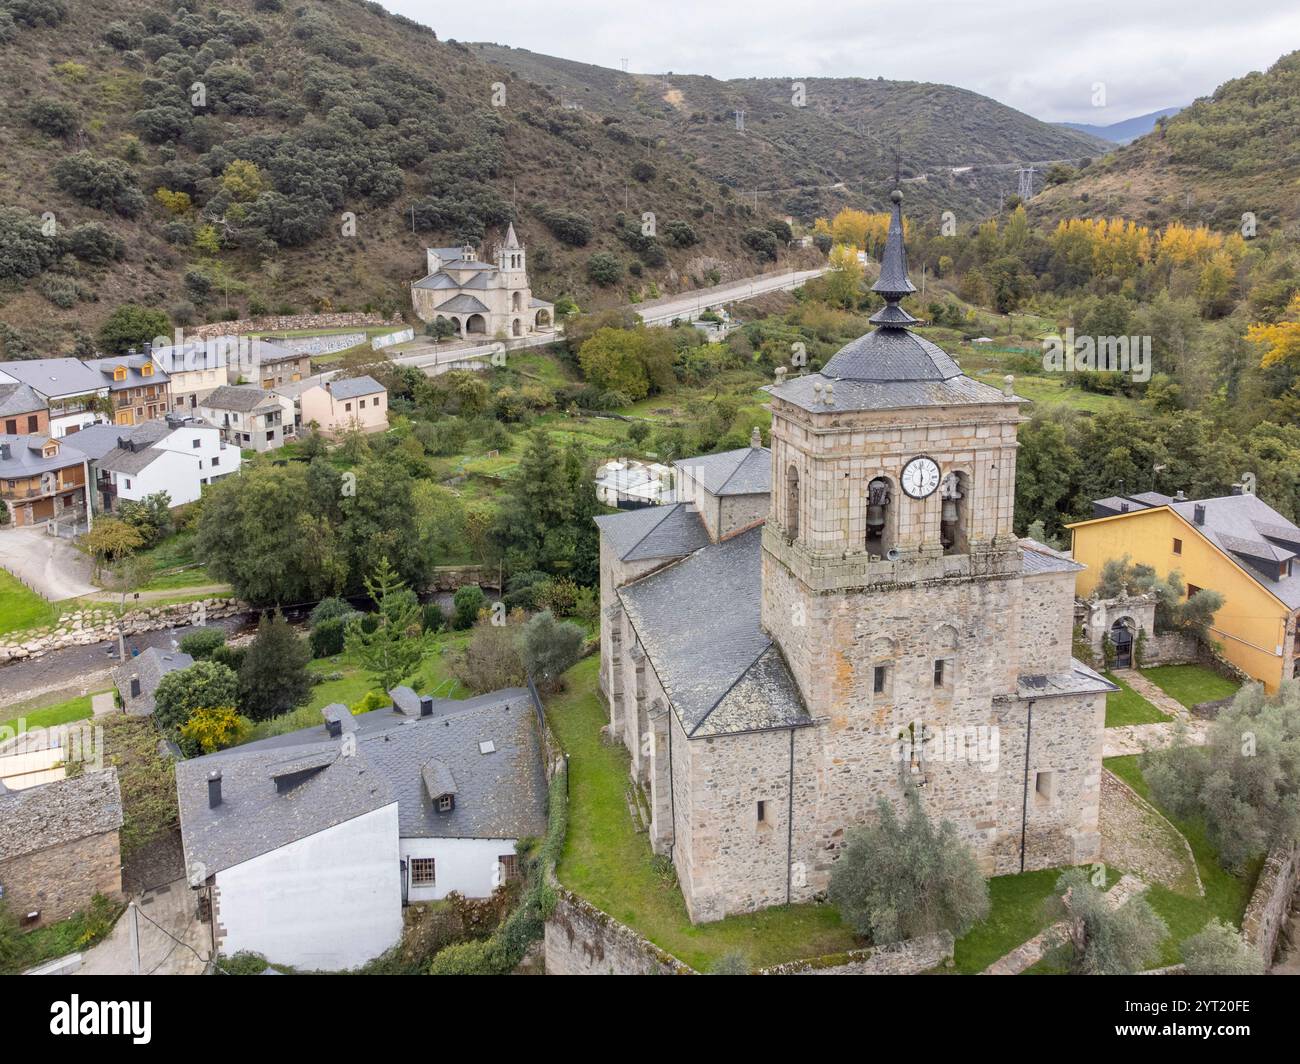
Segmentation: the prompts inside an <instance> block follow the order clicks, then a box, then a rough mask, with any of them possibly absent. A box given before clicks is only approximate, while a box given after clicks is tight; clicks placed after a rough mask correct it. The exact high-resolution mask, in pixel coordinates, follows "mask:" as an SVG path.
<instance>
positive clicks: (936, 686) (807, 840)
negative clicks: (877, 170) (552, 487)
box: [596, 193, 1116, 921]
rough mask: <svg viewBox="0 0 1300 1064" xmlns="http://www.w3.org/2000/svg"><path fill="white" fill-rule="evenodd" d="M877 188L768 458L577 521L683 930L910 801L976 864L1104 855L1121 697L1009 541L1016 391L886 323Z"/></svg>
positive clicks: (1011, 865)
mask: <svg viewBox="0 0 1300 1064" xmlns="http://www.w3.org/2000/svg"><path fill="white" fill-rule="evenodd" d="M900 202H901V195H899V194H897V193H895V195H894V209H893V217H892V219H891V224H890V230H889V236H888V240H887V245H886V250H885V254H884V258H883V261H882V268H881V274H880V279H879V280H878V281H877V283H876V285H875V290H876V291H877V292H879V293H881V294H882V295H883V297H884V299H885V306H884V307H883V308H882V309H881V310H880V311H878V312H877V313H876V314H875V315H874V316H873V317H872V323H873V324H874V325H876V326H877V328H876V329H875V330H874V331H873V332H870V333H868V334H866V335H865V336H863V337H861V338H859V339H858V340H855V341H853V342H852V343H850V344H848V345H846V346H845V347H844V348H843V349H841V351H840V352H839V353H837V354H836V355H835V356H834V357H833V358H832V359H831V360H830V361H829V362H827V364H826V365H825V367H824V368H823V369H822V370H821V372H819V373H811V374H807V375H805V376H801V377H796V378H794V379H788V380H787V379H786V378H785V376H784V374H780V373H778V379H777V383H776V384H775V385H773V386H771V387H770V388H769V389H768V391H769V393H770V394H771V397H772V404H771V405H772V435H771V448H770V450H766V449H763V448H761V447H758V446H754V447H752V448H750V449H749V450H751V451H752V452H753V453H752V454H750V455H748V456H745V457H744V458H741V459H739V460H737V458H736V456H735V454H734V452H733V454H732V455H731V456H729V457H726V458H725V460H724V461H722V462H718V463H717V464H718V465H720V466H722V468H723V469H724V470H725V469H727V468H731V470H732V471H731V472H730V473H728V474H727V475H726V476H725V477H722V476H719V475H717V474H716V471H714V470H713V469H712V468H711V466H712V465H713V463H710V462H706V461H704V460H700V459H694V460H692V459H687V460H684V461H683V462H682V463H679V466H682V467H686V468H690V467H692V466H694V467H695V468H696V469H700V470H704V471H702V472H700V473H698V474H697V475H695V476H694V477H693V478H692V481H693V483H692V484H691V485H690V486H688V487H687V489H686V497H687V499H689V501H683V502H679V503H677V504H676V505H675V506H673V507H664V508H660V511H661V512H659V513H656V512H655V511H654V510H643V511H637V512H633V513H629V514H618V515H610V516H604V517H599V518H597V519H596V520H597V523H598V525H599V527H600V534H601V606H602V624H601V672H602V676H601V683H602V687H603V689H604V691H605V693H606V697H607V698H608V701H609V711H610V723H609V730H610V733H611V735H612V736H613V737H616V738H617V739H618V740H620V741H622V742H623V743H624V744H625V745H626V746H627V748H628V750H629V752H630V754H631V772H632V775H633V777H634V780H635V782H636V784H637V785H639V786H640V787H642V788H643V789H644V791H645V794H646V799H647V805H648V808H649V809H650V817H651V820H650V827H649V834H650V841H651V844H652V846H653V847H654V849H655V851H656V852H657V853H660V854H664V855H666V856H668V857H669V858H670V859H671V860H672V862H673V865H674V867H675V869H676V871H677V877H678V881H679V883H680V885H681V889H682V893H683V895H684V898H685V901H686V906H687V909H688V911H689V913H690V916H691V918H692V920H695V921H706V920H716V919H720V918H721V917H723V916H726V915H727V914H729V913H735V912H748V911H753V910H756V909H760V908H764V907H766V906H770V905H778V904H784V903H787V902H792V901H807V900H809V899H811V898H813V897H814V896H815V895H817V894H818V893H819V892H820V891H823V890H825V888H826V886H827V883H828V879H829V874H830V869H831V866H832V864H833V862H834V860H835V858H836V856H837V855H838V853H839V851H840V848H841V846H842V845H843V843H844V839H845V834H846V832H847V831H849V830H851V829H852V828H853V827H855V826H856V825H860V824H863V823H865V822H867V821H868V820H869V819H870V818H872V817H873V816H874V815H875V810H876V807H877V803H878V802H879V801H880V800H881V799H884V800H886V801H888V802H891V803H893V804H894V805H895V806H898V805H899V804H901V802H902V801H903V799H904V797H905V794H906V793H907V792H908V791H914V792H915V793H917V794H918V795H919V796H920V798H921V801H922V803H923V805H924V807H925V808H926V810H927V812H928V814H929V815H930V816H931V817H932V818H934V819H946V820H949V821H951V822H953V824H954V825H955V826H956V829H957V831H958V834H959V835H960V837H961V838H962V839H963V841H964V842H965V843H966V844H967V845H969V846H970V847H971V849H972V850H973V852H974V853H975V855H976V858H977V860H978V861H979V863H980V865H981V867H982V868H983V869H984V871H985V872H986V873H987V874H1002V873H1009V872H1017V871H1021V870H1030V869H1037V868H1050V867H1055V866H1058V865H1066V864H1081V863H1086V862H1088V861H1092V860H1095V859H1096V858H1097V856H1098V854H1099V852H1100V844H1101V836H1100V831H1099V826H1098V815H1099V803H1100V788H1101V755H1102V733H1103V727H1104V718H1105V696H1106V694H1107V693H1108V692H1110V691H1113V690H1115V689H1116V688H1115V686H1114V685H1113V684H1111V683H1110V682H1109V681H1107V680H1106V679H1105V678H1104V677H1102V676H1101V675H1099V674H1098V673H1096V672H1095V671H1093V670H1092V669H1091V668H1089V667H1088V666H1086V665H1084V664H1082V663H1081V662H1078V661H1076V660H1074V659H1073V657H1072V654H1071V649H1072V629H1073V605H1074V581H1075V573H1076V572H1077V570H1078V569H1079V568H1080V567H1079V566H1078V565H1077V564H1076V563H1074V562H1073V561H1071V560H1070V559H1068V558H1066V557H1064V556H1063V555H1061V554H1059V553H1057V552H1055V551H1052V550H1050V549H1049V548H1046V547H1043V546H1042V545H1041V544H1035V543H1033V542H1032V541H1023V540H1020V539H1018V538H1017V537H1016V536H1015V534H1014V532H1013V531H1012V516H1013V508H1014V498H1015V460H1016V430H1017V427H1018V425H1019V424H1020V422H1021V421H1022V420H1023V418H1022V416H1021V414H1020V408H1021V406H1022V404H1023V403H1024V402H1025V401H1024V400H1023V399H1021V398H1020V397H1019V396H1017V395H1015V394H1014V392H1012V390H1011V388H1010V386H1009V385H1008V387H1007V388H1006V389H1005V390H999V389H996V388H993V387H990V386H989V385H987V384H984V383H981V382H978V381H976V380H974V379H972V378H969V377H966V376H965V375H964V374H962V372H961V370H960V368H959V367H958V366H957V364H956V363H955V362H954V361H953V360H952V359H951V358H950V357H949V356H948V355H947V354H946V353H945V352H944V351H942V350H941V349H940V348H938V347H937V346H935V345H934V344H932V343H929V342H928V341H926V340H924V339H922V338H920V337H918V336H916V335H915V334H914V333H913V332H911V330H910V328H909V326H910V325H912V324H914V322H915V320H916V319H914V318H912V316H911V315H910V314H908V313H907V311H906V310H904V309H903V308H902V307H901V306H900V301H901V300H902V299H903V298H904V297H906V296H907V295H909V294H910V293H911V292H913V291H914V289H913V286H912V284H911V282H910V280H909V279H908V276H907V266H906V257H905V251H904V247H903V236H902V219H901V209H900V206H899V204H900ZM764 468H765V469H766V470H767V472H766V474H765V475H764V474H763V472H762V470H763V469H764ZM734 489H743V490H734ZM762 499H766V508H765V509H763V508H762V506H761V505H760V504H759V500H762Z"/></svg>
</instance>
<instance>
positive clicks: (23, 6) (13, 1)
mask: <svg viewBox="0 0 1300 1064" xmlns="http://www.w3.org/2000/svg"><path fill="white" fill-rule="evenodd" d="M4 4H5V7H6V8H7V9H8V11H9V14H11V15H12V16H13V17H14V21H15V22H21V23H22V24H23V25H24V26H32V27H38V26H57V25H58V24H59V23H60V22H62V21H63V20H64V19H65V18H67V17H68V7H67V5H66V4H65V3H64V2H63V0H4Z"/></svg>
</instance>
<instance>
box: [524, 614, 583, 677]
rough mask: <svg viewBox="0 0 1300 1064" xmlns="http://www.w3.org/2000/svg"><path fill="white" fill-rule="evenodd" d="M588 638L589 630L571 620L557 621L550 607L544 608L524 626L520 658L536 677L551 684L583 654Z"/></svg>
mask: <svg viewBox="0 0 1300 1064" xmlns="http://www.w3.org/2000/svg"><path fill="white" fill-rule="evenodd" d="M586 638H587V636H586V633H585V632H584V631H583V630H582V629H581V628H579V627H578V626H577V625H576V624H574V623H573V622H572V621H557V620H556V619H555V616H554V615H553V614H552V613H551V612H550V610H545V611H543V612H542V613H539V614H537V616H535V617H533V618H531V619H530V620H529V621H528V623H527V624H525V625H524V631H523V637H522V638H521V640H520V646H519V653H520V657H522V658H523V662H524V667H525V668H526V669H527V670H528V672H529V674H530V675H531V676H532V677H533V679H534V680H535V681H536V682H537V683H538V684H541V685H543V686H546V687H550V686H553V685H554V684H556V683H557V682H558V681H559V679H560V677H561V676H563V675H564V674H565V672H567V671H568V669H569V667H570V666H571V665H573V664H575V663H576V662H577V660H578V659H579V658H580V657H581V656H582V643H583V640H585V639H586Z"/></svg>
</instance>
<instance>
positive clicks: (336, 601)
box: [307, 598, 357, 628]
mask: <svg viewBox="0 0 1300 1064" xmlns="http://www.w3.org/2000/svg"><path fill="white" fill-rule="evenodd" d="M356 612H357V611H356V610H355V609H354V608H353V606H352V604H351V603H350V602H348V600H347V599H341V598H323V599H321V600H320V601H319V602H318V603H316V605H315V606H314V607H313V608H312V611H311V616H310V617H309V618H308V619H307V624H308V626H309V627H311V628H315V627H316V626H317V625H318V624H320V623H321V622H323V621H329V620H333V619H334V618H335V617H342V618H343V619H344V620H347V619H348V618H350V617H351V616H352V615H353V614H354V613H356Z"/></svg>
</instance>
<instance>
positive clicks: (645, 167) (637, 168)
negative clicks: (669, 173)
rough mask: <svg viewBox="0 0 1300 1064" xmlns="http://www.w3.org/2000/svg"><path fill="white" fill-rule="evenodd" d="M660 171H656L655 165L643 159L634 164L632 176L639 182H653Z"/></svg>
mask: <svg viewBox="0 0 1300 1064" xmlns="http://www.w3.org/2000/svg"><path fill="white" fill-rule="evenodd" d="M658 172H659V171H658V170H656V169H655V166H654V163H651V162H647V161H646V160H644V159H641V160H639V161H637V162H635V163H633V164H632V176H633V177H635V178H636V179H637V180H638V181H641V182H646V181H653V180H654V178H655V174H657V173H658Z"/></svg>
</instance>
